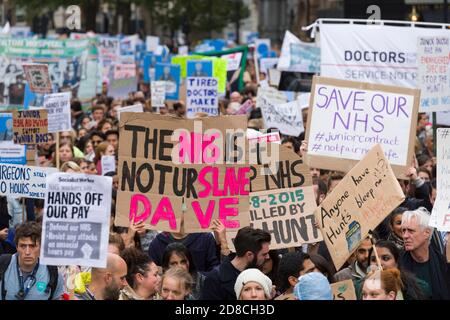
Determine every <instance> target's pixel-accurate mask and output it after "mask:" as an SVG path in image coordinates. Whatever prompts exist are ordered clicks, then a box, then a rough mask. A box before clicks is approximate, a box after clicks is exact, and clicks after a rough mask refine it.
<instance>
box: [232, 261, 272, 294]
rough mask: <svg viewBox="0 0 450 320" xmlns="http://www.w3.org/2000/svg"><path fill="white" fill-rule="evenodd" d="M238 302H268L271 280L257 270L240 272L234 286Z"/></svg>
mask: <svg viewBox="0 0 450 320" xmlns="http://www.w3.org/2000/svg"><path fill="white" fill-rule="evenodd" d="M234 291H235V292H236V298H237V299H238V300H270V299H271V296H272V295H271V291H272V280H270V278H269V277H268V276H266V275H265V274H264V273H262V272H261V271H260V270H259V269H256V268H251V269H247V270H244V271H242V272H241V273H240V274H239V276H238V277H237V279H236V283H235V284H234Z"/></svg>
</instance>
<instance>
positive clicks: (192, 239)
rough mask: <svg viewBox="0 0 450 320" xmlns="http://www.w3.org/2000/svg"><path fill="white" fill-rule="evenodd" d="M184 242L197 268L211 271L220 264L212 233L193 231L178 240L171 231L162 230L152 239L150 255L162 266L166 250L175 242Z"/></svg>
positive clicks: (149, 249)
mask: <svg viewBox="0 0 450 320" xmlns="http://www.w3.org/2000/svg"><path fill="white" fill-rule="evenodd" d="M177 241H178V242H181V243H183V244H184V245H185V246H186V248H187V249H188V250H189V252H190V253H191V255H192V259H193V260H194V264H195V268H196V269H197V271H200V272H207V271H211V270H212V269H213V268H214V267H215V266H217V265H218V264H219V260H218V259H217V251H216V241H215V240H214V237H213V235H212V234H211V233H205V232H203V233H191V234H188V235H187V236H186V237H185V238H183V239H182V240H176V239H174V238H173V237H172V235H170V233H167V232H162V233H160V234H158V235H157V236H156V238H155V239H153V240H152V242H151V243H150V246H149V247H148V255H149V256H150V258H152V259H153V261H154V262H155V263H156V264H157V265H158V266H160V265H161V263H162V258H163V254H164V250H165V249H166V247H167V246H168V245H169V244H170V243H173V242H177Z"/></svg>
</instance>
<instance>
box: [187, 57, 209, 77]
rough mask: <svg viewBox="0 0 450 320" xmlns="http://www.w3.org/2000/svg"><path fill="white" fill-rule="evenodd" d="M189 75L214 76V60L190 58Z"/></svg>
mask: <svg viewBox="0 0 450 320" xmlns="http://www.w3.org/2000/svg"><path fill="white" fill-rule="evenodd" d="M187 76H188V77H212V76H213V62H212V61H211V60H190V61H188V62H187Z"/></svg>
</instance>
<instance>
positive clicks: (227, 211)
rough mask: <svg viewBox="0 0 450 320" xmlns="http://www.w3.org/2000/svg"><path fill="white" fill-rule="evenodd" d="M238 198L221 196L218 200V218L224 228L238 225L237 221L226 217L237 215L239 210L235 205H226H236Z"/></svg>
mask: <svg viewBox="0 0 450 320" xmlns="http://www.w3.org/2000/svg"><path fill="white" fill-rule="evenodd" d="M238 204H239V199H238V198H222V199H220V201H219V219H220V221H221V222H222V223H223V225H224V226H225V228H236V229H238V228H239V227H240V224H239V221H234V220H227V218H228V217H237V216H238V214H239V210H238V208H236V207H231V208H230V207H228V205H238Z"/></svg>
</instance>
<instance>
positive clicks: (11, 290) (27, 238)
mask: <svg viewBox="0 0 450 320" xmlns="http://www.w3.org/2000/svg"><path fill="white" fill-rule="evenodd" d="M41 233H42V229H41V226H40V225H39V224H38V223H36V222H33V221H30V222H25V223H23V224H21V225H19V226H18V227H17V229H16V233H15V236H14V242H15V244H16V248H17V253H16V254H14V255H8V254H5V255H2V256H1V257H0V265H2V267H5V270H1V271H2V272H1V273H2V280H1V281H0V282H1V299H2V300H58V299H60V298H61V296H62V295H63V293H64V283H63V277H62V275H61V274H60V273H59V272H58V269H57V268H56V267H54V266H52V267H50V266H46V265H43V264H41V263H40V262H39V253H40V249H41ZM8 260H9V262H8Z"/></svg>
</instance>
